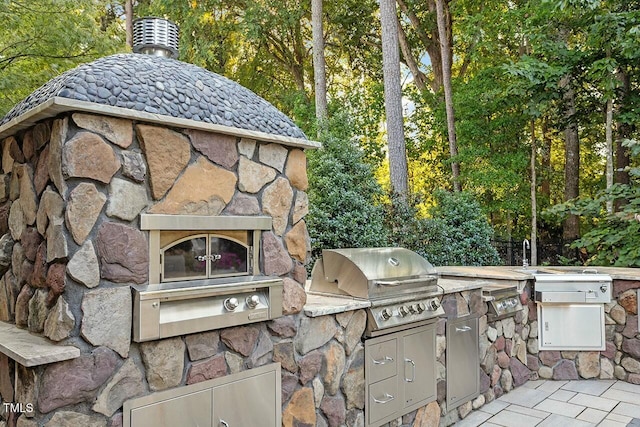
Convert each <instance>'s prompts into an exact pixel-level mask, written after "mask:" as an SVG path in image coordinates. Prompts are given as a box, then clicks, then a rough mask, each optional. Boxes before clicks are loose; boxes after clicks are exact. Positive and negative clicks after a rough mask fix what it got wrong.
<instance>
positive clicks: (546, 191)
mask: <svg viewBox="0 0 640 427" xmlns="http://www.w3.org/2000/svg"><path fill="white" fill-rule="evenodd" d="M547 121H548V118H547V117H545V118H543V119H542V142H543V144H542V150H541V151H542V152H541V158H540V165H541V169H542V181H541V182H540V193H541V194H542V195H544V196H545V197H546V199H547V201H548V202H550V201H551V180H550V179H549V177H550V176H551V138H550V137H549V125H548V122H547Z"/></svg>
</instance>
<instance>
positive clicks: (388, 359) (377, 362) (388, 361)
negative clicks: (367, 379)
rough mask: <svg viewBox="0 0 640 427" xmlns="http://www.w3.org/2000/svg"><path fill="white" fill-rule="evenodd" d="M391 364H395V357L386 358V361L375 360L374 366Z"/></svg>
mask: <svg viewBox="0 0 640 427" xmlns="http://www.w3.org/2000/svg"><path fill="white" fill-rule="evenodd" d="M391 362H393V357H391V356H385V357H384V359H380V360H376V359H373V364H374V365H386V364H387V363H391Z"/></svg>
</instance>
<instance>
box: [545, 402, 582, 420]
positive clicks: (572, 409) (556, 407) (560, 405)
mask: <svg viewBox="0 0 640 427" xmlns="http://www.w3.org/2000/svg"><path fill="white" fill-rule="evenodd" d="M534 409H538V410H540V411H546V412H551V413H554V414H558V415H566V416H569V417H571V418H575V417H577V416H578V415H580V413H581V412H582V411H584V410H585V409H586V408H585V407H584V406H582V405H574V404H573V403H567V402H561V401H559V400H553V399H547V400H544V401H542V402H540V403H539V404H538V405H536V406H535V407H534Z"/></svg>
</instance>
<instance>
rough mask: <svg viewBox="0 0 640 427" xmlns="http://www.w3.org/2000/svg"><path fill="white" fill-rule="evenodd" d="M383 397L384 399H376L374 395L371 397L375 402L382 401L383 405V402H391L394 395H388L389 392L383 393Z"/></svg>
mask: <svg viewBox="0 0 640 427" xmlns="http://www.w3.org/2000/svg"><path fill="white" fill-rule="evenodd" d="M384 398H385V399H386V400H385V399H376V398H375V397H374V398H373V401H374V402H376V403H382V404H383V405H384V404H385V403H389V402H391V401H392V400H393V399H395V396H392V395H390V394H389V393H385V394H384Z"/></svg>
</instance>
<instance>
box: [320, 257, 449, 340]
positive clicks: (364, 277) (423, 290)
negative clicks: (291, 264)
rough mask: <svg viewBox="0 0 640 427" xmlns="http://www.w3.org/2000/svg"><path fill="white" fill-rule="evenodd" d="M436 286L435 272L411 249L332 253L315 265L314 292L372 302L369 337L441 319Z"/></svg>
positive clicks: (441, 311)
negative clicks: (393, 329)
mask: <svg viewBox="0 0 640 427" xmlns="http://www.w3.org/2000/svg"><path fill="white" fill-rule="evenodd" d="M437 282H438V277H437V273H436V270H435V268H434V267H433V266H432V265H431V264H430V263H429V262H428V261H427V260H426V259H424V258H423V257H421V256H420V255H418V254H416V253H415V252H412V251H410V250H408V249H404V248H358V249H329V250H324V251H322V258H321V259H319V260H318V261H317V262H316V264H315V265H314V268H313V271H312V273H311V286H310V290H311V291H312V292H316V293H324V294H330V295H349V296H352V297H356V298H362V299H366V300H369V301H370V302H371V308H370V309H369V312H368V314H369V316H368V321H367V329H366V331H365V334H366V335H367V336H377V335H380V334H382V333H386V332H390V331H389V329H391V328H395V329H398V328H403V327H404V328H406V327H410V326H411V325H412V324H415V323H416V322H424V321H427V320H430V319H434V318H437V317H438V316H440V315H443V314H444V310H443V309H442V307H441V306H440V299H439V298H438V296H439V295H440V292H439V290H438V284H437ZM414 326H415V325H414Z"/></svg>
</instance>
